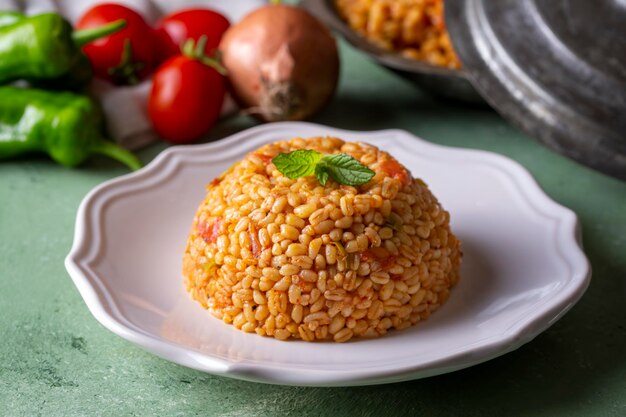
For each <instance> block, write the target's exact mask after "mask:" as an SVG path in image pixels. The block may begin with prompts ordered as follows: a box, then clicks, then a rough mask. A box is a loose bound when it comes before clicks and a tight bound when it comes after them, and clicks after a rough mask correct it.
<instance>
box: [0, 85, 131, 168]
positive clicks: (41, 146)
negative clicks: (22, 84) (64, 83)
mask: <svg viewBox="0 0 626 417" xmlns="http://www.w3.org/2000/svg"><path fill="white" fill-rule="evenodd" d="M101 122H102V118H101V113H100V112H99V109H98V107H97V106H96V105H95V103H94V102H93V101H92V100H91V99H89V98H88V97H86V96H82V95H78V94H74V93H69V92H50V91H43V90H36V89H22V88H16V87H0V160H6V159H11V158H15V157H17V156H21V155H25V154H29V153H47V154H48V155H50V157H52V159H54V160H55V161H56V162H58V163H60V164H61V165H64V166H68V167H73V166H76V165H79V164H80V163H82V162H83V161H85V160H86V159H87V158H88V157H89V156H91V155H94V154H102V155H106V156H109V157H111V158H113V159H116V160H118V161H120V162H122V163H124V164H126V165H127V166H129V167H130V168H131V169H133V170H136V169H139V168H140V167H141V162H140V161H139V160H138V159H137V157H136V156H135V155H133V154H132V153H131V152H129V151H127V150H126V149H123V148H121V147H120V146H118V145H116V144H114V143H113V142H111V141H108V140H105V139H104V138H103V136H102V135H101V131H102V123H101Z"/></svg>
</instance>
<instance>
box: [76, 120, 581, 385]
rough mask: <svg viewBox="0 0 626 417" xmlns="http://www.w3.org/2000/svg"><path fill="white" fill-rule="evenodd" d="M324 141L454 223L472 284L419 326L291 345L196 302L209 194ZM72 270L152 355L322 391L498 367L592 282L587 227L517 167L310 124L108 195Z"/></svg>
mask: <svg viewBox="0 0 626 417" xmlns="http://www.w3.org/2000/svg"><path fill="white" fill-rule="evenodd" d="M316 135H335V136H339V137H341V138H344V139H346V140H350V141H363V142H369V143H372V144H374V145H377V146H379V147H381V148H384V149H385V150H388V151H389V152H390V153H391V154H392V155H394V156H396V157H397V158H398V159H399V160H400V161H401V162H402V163H404V164H405V165H406V166H408V167H409V168H410V170H411V171H412V173H413V175H414V176H417V177H421V178H423V179H424V180H425V181H426V182H427V183H428V184H429V185H430V186H431V189H432V190H433V192H434V193H435V195H437V196H438V197H439V199H440V201H441V202H442V204H443V205H444V207H445V208H446V209H447V210H448V211H450V213H451V217H452V227H453V230H454V231H455V233H456V234H457V235H458V236H459V237H460V238H461V240H462V241H463V250H464V253H465V256H464V259H463V267H462V278H461V281H460V283H459V285H458V286H457V287H455V288H454V289H453V290H452V292H451V296H450V299H449V300H448V302H447V303H446V304H444V305H443V306H442V308H441V309H440V310H439V311H437V312H436V313H435V314H433V315H432V316H431V317H430V318H429V319H428V320H426V321H425V322H423V323H421V324H419V325H418V326H414V327H413V328H410V329H407V330H403V331H395V332H391V333H390V334H388V335H387V336H385V337H383V338H380V339H374V340H354V341H352V342H349V343H345V344H335V343H306V342H301V341H292V342H280V341H277V340H274V339H270V338H263V337H260V336H257V335H256V334H246V333H243V332H240V331H237V330H235V329H234V328H233V327H232V326H227V325H225V324H223V323H222V322H221V321H219V320H217V319H215V318H213V317H212V316H210V315H209V314H208V313H207V312H206V311H205V310H203V309H202V308H201V307H200V306H199V305H198V304H196V303H195V302H194V301H192V300H191V299H190V297H189V296H188V295H187V293H186V292H185V290H184V288H183V280H182V277H181V272H180V270H181V258H182V253H183V250H184V247H185V242H186V238H187V232H188V231H189V228H190V225H191V221H192V218H193V216H194V213H195V210H196V208H197V205H198V204H199V203H200V201H201V200H202V198H203V197H204V193H205V185H206V184H207V183H208V182H210V181H211V180H212V179H213V178H214V177H216V176H217V175H219V174H220V173H221V172H223V171H224V170H226V169H227V168H228V167H229V166H231V165H232V164H233V163H234V162H235V161H237V160H238V159H240V158H241V157H242V156H243V155H244V154H246V153H247V152H249V151H251V150H253V149H255V148H257V147H259V146H260V145H262V144H264V143H267V142H271V141H276V140H281V139H288V138H292V137H295V136H303V137H308V136H316ZM65 265H66V267H67V270H68V272H69V273H70V275H71V277H72V279H73V280H74V283H75V284H76V286H77V287H78V290H79V291H80V294H81V295H82V297H83V298H84V300H85V302H86V303H87V306H88V307H89V309H90V310H91V312H92V314H93V315H94V316H95V317H96V319H97V320H98V321H99V322H100V323H102V324H103V325H104V326H105V327H106V328H108V329H109V330H111V331H112V332H114V333H116V334H118V335H120V336H121V337H123V338H125V339H128V340H130V341H131V342H133V343H135V344H137V345H139V346H140V347H142V348H144V349H146V350H147V351H150V352H152V353H154V354H156V355H158V356H161V357H163V358H165V359H167V360H170V361H173V362H176V363H179V364H181V365H184V366H188V367H191V368H195V369H199V370H202V371H206V372H209V373H212V374H216V375H224V376H228V377H233V378H238V379H244V380H250V381H258V382H266V383H276V384H288V385H311V386H342V385H343V386H345V385H366V384H378V383H388V382H397V381H403V380H408V379H415V378H422V377H427V376H430V375H436V374H441V373H445V372H450V371H454V370H457V369H461V368H465V367H468V366H471V365H474V364H477V363H480V362H484V361H486V360H489V359H492V358H495V357H497V356H499V355H502V354H504V353H507V352H509V351H512V350H514V349H516V348H518V347H519V346H521V345H522V344H524V343H526V342H529V341H530V340H532V339H533V338H534V337H535V336H537V335H538V334H539V333H541V332H542V331H544V330H545V329H546V328H548V327H549V326H550V325H551V324H553V323H554V322H555V321H556V320H558V319H559V318H560V317H561V316H562V315H563V314H564V313H565V312H566V311H568V310H569V309H570V308H571V307H572V306H573V305H574V304H575V303H576V301H578V299H579V298H580V297H581V296H582V294H583V293H584V291H585V289H586V288H587V285H588V283H589V279H590V269H589V264H588V262H587V259H586V257H585V255H584V253H583V251H582V250H581V247H580V233H579V228H578V222H577V218H576V215H575V214H574V213H573V212H572V211H570V210H569V209H567V208H564V207H562V206H560V205H558V204H556V203H555V202H553V201H552V200H550V199H549V198H548V197H547V196H546V195H545V194H544V193H543V192H542V191H541V189H540V188H539V187H538V186H537V184H536V183H535V181H534V180H533V178H532V177H531V176H530V174H529V173H528V172H527V171H526V170H525V169H523V168H522V167H521V166H520V165H518V164H517V163H516V162H513V161H511V160H510V159H508V158H505V157H502V156H499V155H495V154H492V153H488V152H483V151H475V150H466V149H455V148H448V147H442V146H437V145H433V144H430V143H428V142H425V141H423V140H420V139H418V138H416V137H415V136H413V135H411V134H409V133H407V132H403V131H399V130H387V131H380V132H369V133H363V132H350V131H345V130H339V129H334V128H330V127H325V126H319V125H313V124H307V123H278V124H268V125H264V126H260V127H255V128H253V129H250V130H247V131H244V132H241V133H239V134H236V135H234V136H231V137H229V138H226V139H223V140H221V141H218V142H214V143H209V144H205V145H196V146H186V147H173V148H170V149H168V150H166V151H164V152H163V153H162V154H161V155H159V156H158V157H157V158H156V159H155V160H154V161H153V162H152V163H150V164H149V165H148V166H147V167H146V168H144V169H142V170H140V171H138V172H136V173H133V174H129V175H125V176H123V177H120V178H116V179H114V180H111V181H108V182H107V183H104V184H102V185H100V186H98V187H97V188H95V189H94V190H93V191H91V192H90V193H89V194H88V195H87V197H85V199H84V200H83V202H82V204H81V205H80V208H79V211H78V215H77V220H76V231H75V239H74V245H73V247H72V250H71V252H70V254H69V255H68V256H67V259H66V261H65Z"/></svg>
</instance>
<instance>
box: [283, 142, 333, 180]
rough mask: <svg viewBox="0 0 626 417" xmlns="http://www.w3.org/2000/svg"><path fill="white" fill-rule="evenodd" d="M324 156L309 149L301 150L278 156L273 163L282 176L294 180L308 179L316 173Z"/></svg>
mask: <svg viewBox="0 0 626 417" xmlns="http://www.w3.org/2000/svg"><path fill="white" fill-rule="evenodd" d="M321 158H322V154H321V153H319V152H316V151H311V150H309V149H300V150H297V151H293V152H289V153H281V154H278V155H277V156H276V157H274V159H272V163H273V164H274V165H276V168H277V169H278V170H279V171H280V173H281V174H283V175H284V176H286V177H287V178H290V179H292V180H294V179H296V178H300V177H308V176H309V175H313V174H314V173H315V167H316V165H317V163H318V162H319V160H320V159H321Z"/></svg>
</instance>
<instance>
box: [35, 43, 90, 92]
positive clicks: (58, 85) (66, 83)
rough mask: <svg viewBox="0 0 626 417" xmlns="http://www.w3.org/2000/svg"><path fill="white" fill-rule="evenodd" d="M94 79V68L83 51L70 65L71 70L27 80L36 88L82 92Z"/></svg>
mask: <svg viewBox="0 0 626 417" xmlns="http://www.w3.org/2000/svg"><path fill="white" fill-rule="evenodd" d="M92 79H93V70H92V69H91V62H89V58H87V55H85V54H83V53H82V52H81V53H79V54H78V55H77V56H76V61H74V64H73V65H72V66H71V67H70V69H69V71H68V72H67V73H65V74H63V75H61V76H60V77H56V78H50V79H37V80H32V79H29V80H26V81H28V83H29V84H30V85H31V86H33V87H35V88H42V89H44V90H70V91H76V92H80V91H82V90H84V89H85V87H87V85H89V83H90V82H91V80H92Z"/></svg>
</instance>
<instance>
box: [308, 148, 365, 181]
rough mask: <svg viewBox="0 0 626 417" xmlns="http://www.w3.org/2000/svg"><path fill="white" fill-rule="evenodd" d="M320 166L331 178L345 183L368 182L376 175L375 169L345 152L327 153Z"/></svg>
mask: <svg viewBox="0 0 626 417" xmlns="http://www.w3.org/2000/svg"><path fill="white" fill-rule="evenodd" d="M318 166H321V167H322V168H321V170H322V171H326V172H328V175H329V176H330V178H332V179H333V180H335V181H336V182H338V183H339V184H343V185H352V186H356V185H363V184H367V183H368V182H370V180H371V179H372V177H374V175H376V173H375V172H374V171H372V170H371V169H369V168H368V167H366V166H365V165H363V164H362V163H360V162H359V161H357V160H356V159H354V158H353V157H351V156H350V155H347V154H345V153H340V154H337V155H327V156H325V157H323V158H322V159H321V160H320V162H319V164H318ZM316 172H317V169H316ZM318 179H319V177H318ZM320 182H321V181H320Z"/></svg>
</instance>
